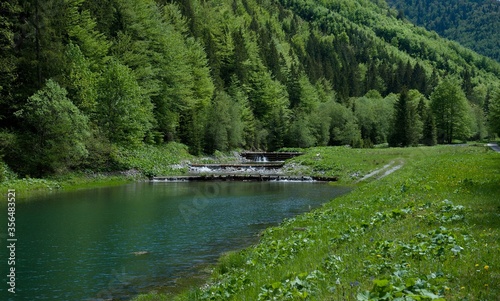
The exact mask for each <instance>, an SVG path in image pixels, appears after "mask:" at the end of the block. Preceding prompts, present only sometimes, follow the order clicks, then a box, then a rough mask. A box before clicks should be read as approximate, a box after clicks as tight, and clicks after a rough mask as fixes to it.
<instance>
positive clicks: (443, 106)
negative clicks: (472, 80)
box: [431, 77, 470, 143]
mask: <svg viewBox="0 0 500 301" xmlns="http://www.w3.org/2000/svg"><path fill="white" fill-rule="evenodd" d="M431 107H432V110H433V112H434V117H435V120H436V128H437V138H438V141H439V142H440V143H451V142H452V141H453V139H460V140H466V139H467V138H468V137H469V135H470V128H469V126H470V121H469V120H470V115H469V114H470V108H469V103H468V102H467V98H466V97H465V93H464V92H463V91H462V89H461V88H460V84H459V82H458V80H457V79H455V78H451V77H447V78H445V79H444V80H443V81H442V82H441V83H440V84H439V85H438V86H437V87H436V89H435V90H434V91H433V92H432V95H431Z"/></svg>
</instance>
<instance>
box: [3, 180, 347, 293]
mask: <svg viewBox="0 0 500 301" xmlns="http://www.w3.org/2000/svg"><path fill="white" fill-rule="evenodd" d="M348 191H349V189H348V188H341V187H334V186H332V185H328V184H326V183H301V182H179V183H171V182H170V183H168V182H167V183H147V182H139V183H132V184H128V185H123V186H117V187H106V188H98V189H89V190H80V191H74V192H58V193H54V194H50V195H46V196H43V197H37V198H36V199H32V200H29V201H26V202H18V203H17V206H16V237H17V239H18V240H17V242H16V266H15V267H16V294H15V296H13V295H12V294H10V293H8V292H7V288H8V286H7V284H6V282H7V281H8V280H7V274H8V273H9V272H8V265H7V259H6V258H8V256H7V255H8V249H7V248H6V246H5V244H6V236H5V234H6V224H7V207H6V204H5V202H4V203H2V204H1V205H0V210H1V216H2V219H1V223H2V227H0V231H1V232H2V233H1V234H2V236H0V238H1V241H2V247H1V249H0V260H2V262H0V267H2V268H1V274H0V275H1V277H0V279H2V281H1V282H2V284H0V300H13V301H19V300H109V299H113V300H129V299H131V298H132V297H133V296H135V295H136V294H138V293H141V292H148V291H150V290H153V289H157V290H160V291H171V290H175V289H176V288H178V287H179V284H178V281H179V280H182V279H186V278H196V277H199V276H200V275H202V274H203V268H204V267H206V266H207V265H208V264H211V263H214V262H216V260H217V258H218V257H219V256H220V255H221V253H223V252H226V251H229V250H235V249H239V248H243V247H246V246H249V245H251V244H252V243H256V242H257V241H258V233H259V232H260V231H262V230H263V229H265V228H267V227H270V226H273V225H277V224H278V223H279V222H281V221H282V220H283V219H285V218H291V217H293V216H296V215H298V214H300V213H303V212H306V211H309V210H311V209H313V208H316V207H318V206H320V205H321V204H322V203H324V202H326V201H328V200H331V199H333V198H334V197H336V196H339V195H341V194H344V193H347V192H348ZM4 225H5V226H4Z"/></svg>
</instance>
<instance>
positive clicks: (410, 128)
mask: <svg viewBox="0 0 500 301" xmlns="http://www.w3.org/2000/svg"><path fill="white" fill-rule="evenodd" d="M412 92H413V93H411V94H413V95H409V94H410V93H409V92H408V91H407V90H405V89H403V91H402V92H401V94H400V96H399V98H398V101H397V102H396V103H395V104H394V112H395V116H394V118H393V120H394V121H393V125H392V129H391V135H390V137H389V141H388V142H389V145H390V146H402V147H406V146H416V145H417V144H418V143H419V141H420V138H421V136H422V121H421V116H420V115H419V114H418V112H417V105H418V104H419V101H420V98H421V97H422V96H421V94H420V93H419V92H418V91H412ZM414 99H415V100H414Z"/></svg>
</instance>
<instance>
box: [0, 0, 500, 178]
mask: <svg viewBox="0 0 500 301" xmlns="http://www.w3.org/2000/svg"><path fill="white" fill-rule="evenodd" d="M0 11H1V14H0V53H1V54H0V72H1V77H0V94H1V98H0V156H1V157H2V160H3V162H5V163H2V164H0V167H1V168H0V171H1V170H2V169H3V170H4V171H5V172H6V171H7V170H8V171H14V172H16V173H17V174H18V175H31V176H43V175H47V174H53V173H61V172H64V171H67V170H72V169H80V170H97V171H100V170H113V169H117V168H120V166H118V165H117V164H116V158H117V156H119V154H120V152H121V151H122V150H124V149H125V150H126V149H134V148H140V147H142V146H144V145H156V146H161V145H163V144H165V143H168V142H172V141H175V142H180V143H183V144H185V145H187V146H188V147H189V151H190V152H191V153H193V154H201V153H213V152H214V151H228V150H232V149H238V148H243V149H266V150H276V149H280V148H283V147H310V146H315V145H345V144H349V145H351V146H353V147H371V146H373V145H375V144H381V143H389V145H392V146H411V145H417V144H425V145H433V144H435V143H450V142H452V141H455V140H457V139H458V140H462V141H463V140H467V139H482V138H485V137H487V136H489V137H494V135H495V134H498V133H499V132H500V125H499V124H498V123H499V120H500V118H499V116H500V92H499V83H500V79H499V78H500V64H499V63H497V62H496V61H494V60H492V59H490V58H486V57H484V56H481V55H478V54H476V53H475V52H473V51H471V50H469V49H467V48H464V47H462V46H460V45H459V44H457V43H456V42H451V41H448V40H445V39H442V38H440V37H439V36H438V35H437V34H436V33H431V32H428V31H426V30H424V29H423V28H419V27H416V26H414V25H412V24H411V23H410V22H408V21H406V20H404V19H403V18H401V16H400V15H399V14H398V11H397V10H395V9H391V8H390V7H389V5H388V4H387V3H386V2H385V1H383V0H373V1H370V0H322V1H313V0H217V1H200V0H175V1H173V2H171V1H165V0H156V1H154V0H102V1H95V0H44V1H41V0H24V1H22V0H16V1H8V2H6V1H3V2H1V3H0Z"/></svg>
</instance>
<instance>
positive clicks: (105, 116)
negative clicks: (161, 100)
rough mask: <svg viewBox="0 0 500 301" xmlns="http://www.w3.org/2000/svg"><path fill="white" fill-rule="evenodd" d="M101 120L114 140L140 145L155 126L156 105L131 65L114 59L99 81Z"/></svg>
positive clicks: (97, 116) (98, 114)
mask: <svg viewBox="0 0 500 301" xmlns="http://www.w3.org/2000/svg"><path fill="white" fill-rule="evenodd" d="M97 100H98V105H97V110H96V118H97V122H98V124H99V126H100V128H101V129H102V132H103V134H104V135H105V136H106V137H107V138H108V139H109V140H110V141H111V142H113V143H117V144H121V145H129V146H137V145H139V144H140V143H141V141H142V140H143V139H144V137H145V135H146V133H147V132H148V131H149V130H150V129H151V127H152V122H153V115H152V109H153V106H152V104H151V103H150V102H149V99H148V98H144V97H142V91H141V88H140V87H139V84H138V83H137V80H136V79H135V77H134V75H133V74H132V72H131V70H130V68H128V67H127V66H124V65H122V64H121V63H119V62H117V61H111V62H110V63H109V64H108V65H107V66H106V69H105V70H104V72H103V74H102V76H101V78H100V79H99V82H98V98H97Z"/></svg>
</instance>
